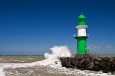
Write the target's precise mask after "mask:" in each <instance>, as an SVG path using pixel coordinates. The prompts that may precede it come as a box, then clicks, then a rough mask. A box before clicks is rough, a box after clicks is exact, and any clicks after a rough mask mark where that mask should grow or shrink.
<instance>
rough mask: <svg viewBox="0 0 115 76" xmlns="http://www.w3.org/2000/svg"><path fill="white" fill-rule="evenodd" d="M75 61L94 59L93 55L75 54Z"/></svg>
mask: <svg viewBox="0 0 115 76" xmlns="http://www.w3.org/2000/svg"><path fill="white" fill-rule="evenodd" d="M75 58H76V59H83V58H96V56H95V55H93V54H75Z"/></svg>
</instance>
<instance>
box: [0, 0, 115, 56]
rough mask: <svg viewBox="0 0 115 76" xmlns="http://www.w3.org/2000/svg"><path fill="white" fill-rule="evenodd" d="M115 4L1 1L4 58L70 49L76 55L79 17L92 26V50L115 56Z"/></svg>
mask: <svg viewBox="0 0 115 76" xmlns="http://www.w3.org/2000/svg"><path fill="white" fill-rule="evenodd" d="M114 3H115V0H0V55H43V54H44V53H45V52H50V48H51V47H53V46H55V45H56V46H63V45H66V46H68V48H69V49H70V50H71V52H72V53H73V54H74V53H76V45H77V40H75V39H74V38H73V35H74V34H76V33H77V29H76V28H75V26H76V25H77V19H78V16H79V15H80V14H81V13H84V15H85V16H86V23H87V25H88V29H87V33H88V34H89V38H88V39H87V46H88V50H89V51H91V52H92V53H93V52H96V53H98V54H115V19H114V17H115V4H114Z"/></svg>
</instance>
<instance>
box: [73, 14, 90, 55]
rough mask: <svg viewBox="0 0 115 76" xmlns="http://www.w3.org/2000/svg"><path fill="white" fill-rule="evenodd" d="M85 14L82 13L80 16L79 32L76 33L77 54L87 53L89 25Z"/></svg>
mask: <svg viewBox="0 0 115 76" xmlns="http://www.w3.org/2000/svg"><path fill="white" fill-rule="evenodd" d="M85 19H86V18H85V16H84V15H83V14H81V15H80V16H79V17H78V25H77V26H76V28H77V34H75V35H74V38H75V39H77V48H76V51H77V54H87V42H86V41H87V38H88V36H87V32H86V29H87V27H88V26H87V25H86V21H85Z"/></svg>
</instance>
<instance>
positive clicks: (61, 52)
mask: <svg viewBox="0 0 115 76" xmlns="http://www.w3.org/2000/svg"><path fill="white" fill-rule="evenodd" d="M50 50H51V54H49V53H45V54H44V57H45V58H46V59H45V60H42V61H37V62H32V63H0V76H5V72H4V70H3V69H5V68H19V67H31V66H47V67H50V68H52V69H55V70H50V72H57V73H58V72H60V73H64V74H73V75H76V76H80V75H82V76H112V75H108V74H107V73H102V72H90V71H88V70H85V71H81V70H78V69H72V70H71V69H67V68H65V67H62V66H61V62H60V60H59V58H60V57H70V56H71V53H70V50H69V49H68V48H67V46H54V47H52V48H50Z"/></svg>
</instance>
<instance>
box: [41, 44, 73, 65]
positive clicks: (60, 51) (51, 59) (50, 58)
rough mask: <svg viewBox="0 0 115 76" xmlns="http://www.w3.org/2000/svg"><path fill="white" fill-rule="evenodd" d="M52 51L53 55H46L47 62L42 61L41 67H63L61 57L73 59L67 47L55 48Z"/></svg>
mask: <svg viewBox="0 0 115 76" xmlns="http://www.w3.org/2000/svg"><path fill="white" fill-rule="evenodd" d="M50 50H51V54H49V53H45V54H44V57H45V60H43V61H41V65H45V66H46V65H55V66H61V62H60V60H59V58H60V57H71V53H70V50H69V49H68V47H67V46H54V47H52V48H50Z"/></svg>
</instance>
